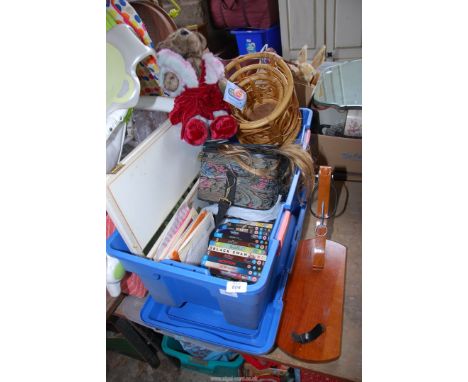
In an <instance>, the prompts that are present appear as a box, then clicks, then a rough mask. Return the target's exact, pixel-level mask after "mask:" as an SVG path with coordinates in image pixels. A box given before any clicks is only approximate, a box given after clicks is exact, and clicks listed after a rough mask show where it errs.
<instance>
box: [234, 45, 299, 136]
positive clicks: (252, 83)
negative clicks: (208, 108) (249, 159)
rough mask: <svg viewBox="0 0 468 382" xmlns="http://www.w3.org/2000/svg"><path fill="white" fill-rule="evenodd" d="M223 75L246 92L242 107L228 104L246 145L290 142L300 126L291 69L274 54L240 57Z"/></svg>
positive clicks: (239, 134)
mask: <svg viewBox="0 0 468 382" xmlns="http://www.w3.org/2000/svg"><path fill="white" fill-rule="evenodd" d="M225 72H226V78H227V79H228V80H229V81H231V82H233V83H235V84H237V85H238V86H239V87H241V88H242V89H243V90H244V91H245V92H246V93H247V103H246V105H245V107H244V109H243V110H239V109H237V108H235V107H233V106H231V112H232V115H233V116H234V118H236V120H237V121H238V122H239V132H238V133H237V137H238V139H239V142H241V143H246V144H277V145H282V144H284V143H291V142H293V141H294V140H295V139H296V137H297V134H298V133H299V130H300V128H301V113H300V111H299V102H298V100H297V97H296V93H295V91H294V80H293V77H292V74H291V70H290V69H289V67H288V65H287V64H286V63H285V62H284V61H283V59H282V58H281V57H280V56H278V55H277V54H275V53H270V52H263V53H252V54H247V55H245V56H240V57H238V58H236V59H234V60H233V61H231V62H230V63H229V64H228V65H227V66H226V68H225Z"/></svg>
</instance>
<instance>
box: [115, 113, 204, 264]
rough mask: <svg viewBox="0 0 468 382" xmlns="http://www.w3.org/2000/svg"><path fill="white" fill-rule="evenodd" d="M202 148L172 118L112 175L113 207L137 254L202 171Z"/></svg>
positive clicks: (124, 234) (124, 238)
mask: <svg viewBox="0 0 468 382" xmlns="http://www.w3.org/2000/svg"><path fill="white" fill-rule="evenodd" d="M200 150H201V146H191V145H189V144H188V143H186V142H184V141H182V140H181V139H180V127H174V126H172V125H171V124H170V123H169V121H166V122H164V123H163V124H162V125H161V126H160V127H159V128H158V129H156V130H155V131H154V132H153V133H152V134H151V135H150V136H149V137H148V138H147V139H146V140H145V141H144V142H143V143H141V144H140V145H139V146H138V147H137V148H136V149H134V150H133V151H132V152H131V153H130V154H129V155H128V156H127V157H126V158H124V160H123V161H122V162H121V165H123V167H122V168H121V169H120V170H119V171H117V172H116V174H109V175H108V176H107V190H106V191H107V192H106V196H107V205H106V207H107V212H108V214H109V216H110V218H111V219H112V221H113V222H114V224H115V226H116V228H117V230H118V231H119V233H120V234H121V235H122V238H123V240H124V241H125V243H126V244H127V246H128V248H129V249H130V251H131V252H132V253H135V254H140V255H141V254H142V253H143V248H145V246H146V245H147V244H148V242H149V241H150V240H151V238H152V237H153V235H154V234H155V232H156V231H157V230H158V228H159V227H160V226H161V224H162V223H163V222H164V220H165V219H166V217H167V216H168V214H169V213H170V212H171V210H172V209H173V208H174V206H175V204H176V203H177V201H178V200H179V199H180V198H181V196H182V194H183V193H184V191H186V189H187V187H188V186H189V185H190V183H191V182H192V181H193V180H194V179H195V177H196V176H197V175H198V173H199V171H200V162H199V161H198V154H199V152H200Z"/></svg>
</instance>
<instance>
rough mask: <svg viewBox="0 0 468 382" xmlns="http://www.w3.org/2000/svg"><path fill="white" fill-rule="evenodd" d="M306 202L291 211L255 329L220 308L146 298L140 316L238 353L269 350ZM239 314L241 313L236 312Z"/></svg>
mask: <svg viewBox="0 0 468 382" xmlns="http://www.w3.org/2000/svg"><path fill="white" fill-rule="evenodd" d="M306 213H307V205H299V204H298V203H297V199H295V201H294V203H293V205H292V210H291V223H290V224H291V226H293V225H295V228H294V229H291V230H290V231H289V232H288V234H287V235H286V238H285V240H284V243H283V247H284V248H286V250H285V252H286V253H287V254H288V256H286V257H285V258H284V259H283V260H284V265H285V266H284V267H283V268H282V272H281V273H280V275H279V278H278V284H277V285H276V288H277V289H276V291H275V293H274V296H273V299H272V300H271V302H269V303H268V304H267V306H266V308H265V312H264V314H263V316H262V317H261V321H260V323H259V325H258V328H256V329H247V328H241V327H239V326H235V325H231V324H229V323H228V322H227V321H226V320H225V319H224V317H223V314H222V313H221V312H220V311H216V310H213V309H209V308H206V307H202V306H197V305H193V304H186V305H184V306H182V307H180V308H174V307H170V306H167V305H164V304H159V303H157V302H156V301H154V299H153V298H151V296H150V297H148V299H147V300H146V302H145V304H144V305H143V308H142V309H141V312H140V316H141V319H142V320H143V321H144V322H145V323H147V324H148V325H150V326H152V327H154V328H158V329H160V330H163V331H164V332H166V333H170V334H171V335H174V336H183V337H186V338H192V339H195V340H197V341H202V342H204V343H207V344H212V345H215V346H222V347H224V348H227V349H231V350H233V351H236V352H240V353H249V354H256V355H262V354H267V353H269V352H270V351H271V349H272V348H273V346H274V344H275V340H276V334H277V332H278V327H279V323H280V319H281V313H282V311H283V294H284V289H285V287H286V282H287V280H288V275H289V271H290V270H291V267H292V264H293V261H294V254H295V252H296V248H297V244H298V242H299V240H300V238H301V233H302V227H303V224H304V218H305V215H306ZM239 314H241V312H239Z"/></svg>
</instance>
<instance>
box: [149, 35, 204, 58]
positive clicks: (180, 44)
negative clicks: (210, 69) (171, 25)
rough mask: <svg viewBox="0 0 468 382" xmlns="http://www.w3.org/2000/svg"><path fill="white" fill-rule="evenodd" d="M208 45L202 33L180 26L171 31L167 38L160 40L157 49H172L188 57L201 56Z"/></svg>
mask: <svg viewBox="0 0 468 382" xmlns="http://www.w3.org/2000/svg"><path fill="white" fill-rule="evenodd" d="M206 47H207V43H206V39H205V37H204V36H203V35H202V34H201V33H198V32H192V31H190V30H188V29H186V28H180V29H177V30H176V31H175V32H173V33H171V34H170V35H169V37H168V38H167V39H166V40H164V41H162V42H160V43H159V44H158V47H157V49H158V50H160V49H170V50H172V51H173V52H176V53H178V54H180V55H181V56H182V57H184V58H185V59H187V58H189V57H201V56H202V54H203V51H204V50H205V49H206Z"/></svg>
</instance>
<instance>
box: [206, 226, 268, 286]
mask: <svg viewBox="0 0 468 382" xmlns="http://www.w3.org/2000/svg"><path fill="white" fill-rule="evenodd" d="M272 228H273V224H272V223H260V222H252V221H245V220H240V219H231V218H228V219H225V220H224V221H223V223H222V224H221V225H220V226H219V227H218V228H217V229H216V230H215V231H214V233H213V236H212V238H211V240H210V242H209V245H208V253H207V254H206V255H205V256H204V257H203V258H202V261H201V265H202V266H204V267H206V268H209V269H210V273H211V274H212V275H214V276H218V277H222V278H226V279H231V280H241V281H246V282H248V283H255V282H257V280H258V279H259V278H260V276H261V275H262V270H263V266H264V264H265V262H266V260H267V254H268V240H269V237H270V233H271V230H272Z"/></svg>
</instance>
